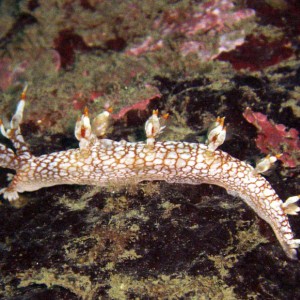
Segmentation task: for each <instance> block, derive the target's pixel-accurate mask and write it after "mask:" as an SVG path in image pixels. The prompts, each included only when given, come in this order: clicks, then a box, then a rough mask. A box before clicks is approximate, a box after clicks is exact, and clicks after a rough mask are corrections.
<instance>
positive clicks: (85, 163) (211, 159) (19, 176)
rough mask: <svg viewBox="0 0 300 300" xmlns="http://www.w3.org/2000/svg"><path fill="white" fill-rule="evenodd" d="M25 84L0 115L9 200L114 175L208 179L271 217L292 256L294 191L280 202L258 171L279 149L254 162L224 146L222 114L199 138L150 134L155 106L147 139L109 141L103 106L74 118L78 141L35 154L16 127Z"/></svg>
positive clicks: (157, 124)
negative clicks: (6, 117) (12, 106)
mask: <svg viewBox="0 0 300 300" xmlns="http://www.w3.org/2000/svg"><path fill="white" fill-rule="evenodd" d="M26 89H27V87H25V89H24V90H23V93H22V96H21V99H20V101H19V103H18V105H17V109H16V112H15V114H14V115H13V117H12V119H11V122H10V128H9V129H5V127H4V125H3V123H2V122H1V125H0V126H1V133H2V135H3V136H4V137H6V138H7V139H10V140H11V142H12V144H13V146H14V150H12V149H10V148H8V147H6V146H5V145H3V144H0V167H2V168H9V169H13V170H15V172H16V174H15V175H11V174H10V176H9V177H10V179H11V182H10V184H9V185H8V187H6V188H3V189H2V190H1V191H0V193H1V194H3V197H4V198H5V199H8V200H9V201H14V200H16V199H17V198H18V197H19V195H18V194H19V193H22V192H25V191H27V192H28V191H35V190H38V189H40V188H43V187H49V186H53V185H60V184H82V185H97V186H105V185H108V184H110V183H114V182H116V183H117V184H126V183H132V182H136V183H137V182H140V181H145V180H146V181H153V180H165V181H167V182H170V183H174V182H176V183H187V184H202V183H208V184H214V185H218V186H221V187H223V188H225V189H226V190H227V192H228V193H229V194H231V195H234V196H239V197H240V198H242V199H243V200H244V201H245V202H246V203H247V204H248V205H249V206H250V207H251V208H252V209H253V210H254V211H255V212H256V213H257V214H258V215H259V216H260V217H261V218H262V219H264V220H265V221H266V222H268V223H269V224H270V226H271V227H272V229H273V230H274V233H275V235H276V236H277V239H278V241H279V242H280V244H281V246H282V248H283V250H284V251H285V253H286V255H287V256H288V257H289V258H291V259H296V258H297V251H296V249H297V248H298V247H299V244H300V239H294V236H293V232H292V229H291V226H290V223H289V220H288V216H287V215H288V214H292V215H293V214H297V213H298V212H299V211H300V209H299V207H298V206H297V205H296V204H295V203H296V202H297V201H298V200H299V196H293V197H290V198H288V199H287V200H286V201H285V202H283V201H282V200H281V199H280V198H279V196H278V195H277V194H276V192H275V191H274V189H273V188H272V186H271V185H270V183H269V182H268V181H267V180H266V179H265V178H264V177H263V176H262V175H261V173H262V172H265V171H266V170H268V169H269V168H270V166H271V165H272V164H273V163H274V162H275V161H276V159H277V158H278V156H267V157H266V158H264V159H262V160H261V161H260V162H259V163H258V164H257V166H256V167H255V168H253V167H252V166H251V165H249V164H248V163H246V162H243V161H240V160H238V159H236V158H234V157H232V156H230V155H229V154H227V153H226V152H223V151H221V150H217V148H218V147H219V146H220V145H221V144H222V143H223V142H224V140H225V136H226V128H225V127H224V118H219V117H218V118H217V120H216V121H215V122H214V124H213V125H212V126H211V128H210V130H209V133H208V138H207V141H206V143H205V144H198V143H186V142H174V141H165V142H159V141H156V138H157V136H158V135H159V134H160V133H161V132H162V130H163V128H164V126H162V125H161V123H162V122H161V121H162V118H160V117H159V116H158V112H157V111H154V112H153V115H152V116H151V117H150V118H149V119H148V120H147V122H146V125H145V131H146V137H147V139H146V142H145V143H143V142H136V143H133V142H127V141H124V140H122V141H119V142H116V141H112V140H109V139H105V138H104V137H103V136H104V134H105V132H106V130H107V124H108V119H109V115H110V112H109V111H108V110H107V111H105V112H103V113H101V114H100V115H98V116H97V117H96V118H95V120H94V122H93V123H92V125H91V123H90V118H89V113H88V110H87V109H85V111H84V114H83V115H82V117H81V118H79V119H78V120H77V122H76V125H75V136H76V138H77V139H78V141H79V148H78V149H70V150H67V151H60V152H54V153H51V154H46V155H42V156H39V157H36V156H34V155H32V154H31V153H30V151H29V148H28V146H27V144H26V143H25V141H24V138H23V136H22V134H21V131H20V124H21V122H22V118H23V110H24V106H25V98H26Z"/></svg>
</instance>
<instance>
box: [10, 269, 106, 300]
mask: <svg viewBox="0 0 300 300" xmlns="http://www.w3.org/2000/svg"><path fill="white" fill-rule="evenodd" d="M16 277H17V278H18V279H19V280H20V284H19V286H18V287H19V288H22V287H29V286H31V285H45V286H47V287H48V288H51V287H54V286H59V287H63V288H65V289H67V290H69V291H71V292H72V293H74V294H75V295H78V296H79V297H82V299H84V300H89V299H93V295H94V294H95V292H96V291H97V289H98V288H99V286H100V284H93V283H92V282H91V279H90V278H89V277H88V276H86V275H82V274H79V273H75V272H73V271H72V270H70V269H63V270H58V269H46V268H42V269H40V270H36V269H29V270H27V271H26V272H23V273H18V274H17V275H16Z"/></svg>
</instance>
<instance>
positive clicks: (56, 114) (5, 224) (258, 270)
mask: <svg viewBox="0 0 300 300" xmlns="http://www.w3.org/2000/svg"><path fill="white" fill-rule="evenodd" d="M206 2H207V3H208V5H211V2H213V3H214V5H217V4H218V1H206ZM219 2H222V1H219ZM227 2H230V1H227ZM273 2H274V3H275V2H277V3H278V2H281V3H283V4H282V5H284V4H285V6H281V7H275V6H274V5H275V4H274V3H273ZM3 3H4V4H5V5H6V7H5V12H6V15H5V20H11V21H9V22H7V23H6V25H5V26H8V27H7V29H5V30H3V31H2V32H3V34H4V33H5V32H6V34H4V35H3V36H1V37H0V39H1V49H0V52H1V54H2V56H1V59H3V61H2V60H1V61H0V65H2V63H3V64H5V66H6V67H5V72H4V73H3V74H4V75H3V77H1V76H2V73H1V72H0V81H1V82H0V88H1V89H2V91H3V93H1V95H0V101H1V106H0V109H1V113H0V115H1V117H4V119H5V118H8V112H12V110H13V108H14V107H15V104H16V102H15V101H14V100H15V99H16V98H17V96H16V95H17V94H18V93H19V90H20V89H21V86H23V82H24V81H28V82H29V89H30V93H28V95H29V94H30V95H32V96H28V100H27V101H28V106H27V115H28V118H27V117H25V119H26V120H29V121H26V123H25V124H24V125H23V126H22V130H23V132H24V135H25V137H26V140H27V141H28V142H29V144H30V145H31V150H32V151H33V153H34V154H36V155H39V154H43V153H51V152H53V151H59V150H64V149H66V146H67V148H73V147H75V146H76V145H77V144H76V141H75V139H74V138H73V132H72V129H70V128H71V126H72V125H73V123H74V120H75V119H76V113H78V111H77V112H75V113H74V108H75V110H76V108H77V109H78V110H81V109H82V108H83V107H84V106H85V105H88V106H89V107H90V108H93V109H95V111H99V110H101V108H102V107H103V106H105V105H107V104H109V105H111V104H113V106H114V107H115V111H114V113H115V114H116V116H118V117H116V120H115V124H114V131H113V133H110V135H109V137H110V138H112V139H117V140H120V139H126V140H142V139H143V138H144V137H143V124H144V122H145V121H146V119H147V117H148V116H149V115H150V113H151V111H152V110H153V109H155V108H157V109H159V110H160V111H165V112H170V115H171V117H170V120H169V121H168V124H167V128H166V130H165V133H164V135H162V136H161V139H162V140H184V141H188V142H199V140H201V138H202V137H203V136H204V135H205V133H206V131H207V128H208V125H209V124H210V123H211V121H212V120H214V119H215V117H217V116H225V117H226V124H227V140H226V141H225V143H224V144H223V145H222V147H221V149H222V150H224V151H226V152H228V153H230V154H231V155H233V156H235V157H237V158H239V159H240V160H247V161H248V162H254V161H255V160H256V159H258V158H260V157H261V156H262V154H261V152H260V150H259V149H258V148H257V147H256V143H255V139H256V136H257V133H256V129H255V127H254V126H252V125H251V124H249V123H247V121H246V120H245V119H244V117H243V112H244V111H245V109H246V107H251V108H252V110H253V111H255V112H261V113H262V114H264V115H266V116H267V117H268V119H269V120H272V121H274V123H276V124H284V125H285V126H286V127H287V128H289V129H290V128H296V129H297V126H298V122H299V119H298V118H299V115H297V102H298V101H299V82H300V75H299V74H300V64H299V59H298V56H297V49H298V48H299V40H297V38H296V36H297V34H295V33H297V30H299V29H297V28H299V27H297V23H296V22H297V20H296V18H295V20H292V22H290V23H288V22H287V21H284V20H285V19H284V18H281V17H280V16H282V15H284V16H286V15H288V14H289V13H291V12H295V13H296V12H297V11H299V10H298V9H299V8H298V7H297V3H296V2H295V1H268V3H267V2H266V3H263V5H261V1H251V4H248V5H249V7H242V6H241V7H240V8H235V7H234V8H233V12H234V11H238V10H239V9H241V10H243V9H244V10H247V9H251V10H254V11H255V14H256V16H257V17H258V19H256V20H255V22H256V24H257V26H258V28H257V29H256V30H258V32H255V31H253V28H252V26H249V28H248V27H247V25H246V24H245V25H244V24H243V25H240V26H242V27H243V26H245V27H247V28H246V30H249V32H250V33H251V34H252V35H248V33H247V34H246V35H245V43H244V44H243V45H241V46H238V47H236V48H235V49H234V50H232V51H230V52H228V53H226V54H228V57H225V56H224V57H223V56H222V54H221V55H220V56H218V59H219V60H225V61H229V62H230V63H231V64H232V66H233V67H234V68H232V67H231V66H230V65H229V63H224V62H220V61H217V59H214V60H212V61H210V63H209V65H205V66H204V65H203V63H201V64H200V63H199V59H198V55H195V56H193V54H192V53H189V54H188V55H186V56H184V55H180V56H178V52H177V51H178V49H180V48H179V46H180V45H182V43H178V44H172V42H174V40H175V37H172V39H171V40H168V41H167V42H168V43H164V46H165V47H166V48H160V47H157V49H154V50H155V51H150V52H149V53H146V52H145V53H143V54H142V55H140V56H139V57H136V56H130V58H129V55H128V54H127V53H126V51H128V49H130V47H133V46H134V45H137V44H138V41H143V38H145V39H146V37H147V36H149V35H150V34H153V30H156V29H153V27H152V26H153V24H154V22H155V21H156V22H157V20H165V22H169V24H172V22H175V21H176V20H178V21H184V20H185V19H184V18H183V17H182V18H179V19H176V18H177V16H178V15H175V16H174V15H173V14H171V12H172V11H171V8H170V6H168V4H165V6H162V7H155V8H152V10H150V9H148V8H147V7H145V6H143V5H140V4H139V3H137V2H134V1H132V3H131V4H130V5H129V6H127V8H128V7H129V8H130V10H129V17H128V19H126V17H124V16H125V15H126V13H128V9H127V11H126V12H125V10H124V6H123V7H122V5H125V4H120V6H119V7H116V8H115V9H111V8H110V7H109V4H105V5H107V6H108V7H106V10H103V6H102V5H104V4H102V2H101V1H96V0H95V1H92V0H91V1H73V2H72V3H71V2H70V1H62V4H61V7H60V9H58V8H56V7H55V4H54V2H53V1H48V2H47V4H44V3H42V2H39V1H19V6H18V7H11V6H10V2H9V1H8V2H7V1H4V2H3ZM178 3H179V4H182V5H183V7H182V8H181V7H180V6H179V7H178V8H177V10H179V11H180V12H182V13H189V12H191V13H194V11H197V7H198V6H199V4H194V6H193V8H192V9H191V10H189V9H188V8H187V7H186V6H184V1H182V2H178ZM270 3H271V4H272V3H273V6H270ZM4 4H2V3H1V5H4ZM157 5H158V4H157ZM203 5H204V4H203ZM241 5H242V4H241ZM250 5H252V6H251V7H250ZM45 6H47V7H45ZM8 8H9V9H8ZM122 9H123V10H124V13H123V14H122V13H121V14H120V11H121V12H122ZM24 11H26V13H25V12H24ZM99 11H104V12H106V11H109V12H110V13H111V15H110V16H109V17H108V16H105V14H103V15H104V17H103V18H104V19H96V20H97V22H99V24H100V25H99V24H98V25H97V26H100V28H101V29H103V30H102V31H101V30H100V31H99V30H98V31H97V30H96V29H97V26H96V27H95V29H94V28H93V26H94V25H93V24H90V23H89V22H92V20H94V19H93V18H90V17H91V16H92V15H93V14H97V13H98V12H99ZM159 11H160V12H159ZM50 12H51V14H50ZM162 12H163V13H162ZM18 14H20V15H19V16H18ZM114 14H115V15H114ZM14 15H16V16H18V17H16V19H14V17H12V16H14ZM79 15H80V18H81V20H83V23H82V24H87V25H88V27H86V28H87V29H86V30H85V28H84V26H85V25H82V27H81V25H78V26H79V27H76V28H75V31H74V32H71V33H70V31H68V32H67V33H68V34H66V31H64V30H68V29H69V28H70V26H69V25H70V24H71V25H72V24H73V23H77V20H76V19H78V18H79V17H78V16H79ZM97 16H99V15H97ZM114 16H115V17H114ZM145 16H146V17H145ZM179 16H180V14H179ZM183 16H184V15H183ZM50 17H51V22H49V18H50ZM99 18H100V17H99ZM101 18H102V17H101ZM130 18H131V20H132V22H133V23H130V21H129V19H130ZM166 18H167V19H166ZM141 19H142V20H145V21H144V23H143V26H141V27H139V28H138V26H136V24H138V23H139V22H141V21H140V20H141ZM276 20H277V21H276ZM279 20H280V24H278V23H277V22H279ZM275 21H276V22H275ZM0 22H1V23H3V22H4V19H2V18H1V20H0ZM249 22H250V21H249ZM251 22H254V20H251ZM49 23H51V26H49ZM246 23H247V22H246ZM14 24H15V25H14ZM20 24H22V26H21V25H20ZM115 24H118V26H115ZM166 24H167V23H166ZM46 25H47V26H46ZM268 25H272V26H271V27H270V26H269V27H268V30H269V31H267V30H266V27H265V26H268ZM1 26H3V25H1ZM101 26H103V27H101ZM250 27H251V28H250ZM0 28H4V27H0ZM98 28H99V27H98ZM126 28H127V29H128V30H127V31H126ZM243 28H244V27H243ZM39 29H40V30H39ZM41 29H43V30H41ZM232 30H233V29H232ZM96 31H97V32H98V33H97V35H94V33H96ZM158 31H159V29H157V31H156V32H155V33H157V32H158ZM261 31H263V34H264V38H261V39H259V42H257V38H258V37H261V34H262V33H261ZM17 32H19V33H17ZM250 33H249V34H250ZM198 34H199V33H198ZM216 34H217V33H216ZM118 35H119V37H118ZM253 35H254V36H255V38H253ZM271 35H272V37H270V36H271ZM28 36H29V37H30V41H29V38H28ZM154 36H155V34H154ZM217 36H218V37H219V35H218V34H217ZM265 36H267V38H265ZM282 36H284V38H282ZM141 37H143V38H141ZM176 37H177V38H178V39H179V41H180V42H185V40H184V37H182V36H176ZM68 38H70V39H69V43H70V45H69V46H70V51H71V52H70V53H69V54H68V53H64V52H63V51H61V49H62V48H64V47H63V44H64V43H68ZM193 38H194V37H193ZM196 38H197V39H198V40H201V38H203V39H207V37H202V36H201V34H199V36H198V35H196ZM76 41H79V44H78V45H76ZM201 41H202V40H201ZM264 41H266V42H265V43H264ZM55 42H56V44H55ZM41 43H43V44H41ZM55 45H56V46H57V47H56V48H55V47H54V48H55V50H51V49H52V48H51V47H53V46H55ZM253 45H255V53H256V57H255V58H252V57H251V56H247V55H248V54H249V53H250V50H251V49H252V47H253ZM209 46H212V44H210V45H209ZM168 47H170V49H171V50H170V49H169V48H168ZM38 48H39V49H40V50H39V51H33V50H36V49H38ZM41 48H43V49H46V50H43V49H41ZM283 48H284V49H285V51H283V52H281V50H280V49H283ZM212 49H214V48H212ZM52 51H55V52H52ZM160 51H161V52H160ZM37 53H38V54H39V55H37V56H36V57H34V58H32V55H34V54H37ZM174 53H175V54H174ZM280 53H284V55H281V56H280ZM29 54H31V55H29ZM224 55H225V54H224ZM2 57H3V58H2ZM245 57H246V58H247V59H246V58H245ZM46 58H47V59H46ZM256 58H258V59H256ZM287 58H290V60H288V61H285V60H286V59H287ZM245 61H246V62H247V64H246V62H245ZM257 61H259V63H257ZM22 62H24V63H23V64H22ZM25 62H26V63H25ZM61 62H63V64H61ZM261 62H268V63H267V64H266V65H264V64H263V63H261ZM244 63H245V64H244ZM18 66H21V68H18ZM241 66H242V67H243V68H245V67H249V66H250V67H249V69H248V70H246V69H243V70H242V72H241V73H238V72H236V71H235V70H234V69H240V67H241ZM252 66H254V67H253V68H252ZM267 66H273V67H268V68H266V67H267ZM14 67H16V69H14ZM262 68H264V69H263V72H261V73H260V72H252V71H251V70H257V69H259V70H260V69H262ZM65 70H66V71H65ZM176 72H177V73H176ZM45 74H47V76H45ZM46 77H47V78H46ZM2 78H3V81H2ZM2 83H3V85H2ZM92 95H99V97H94V96H92ZM156 96H157V97H156ZM149 99H150V100H151V101H150V100H149ZM75 100H76V101H77V102H76V103H75V102H74V101H75ZM145 102H146V103H147V105H141V104H144V103H145ZM136 107H138V108H139V110H135V108H136ZM122 108H126V110H121V109H122ZM90 110H91V109H90ZM41 112H43V115H42V114H41ZM46 112H47V113H46ZM118 112H121V113H118ZM44 113H45V115H44ZM72 114H73V115H72ZM68 122H70V123H68ZM70 124H71V125H70ZM69 125H70V126H69ZM1 142H2V140H1ZM7 173H8V170H3V169H1V172H0V184H1V187H3V186H6V185H7V182H6V174H7ZM267 178H268V181H270V182H271V184H272V185H273V186H274V188H275V189H276V191H277V192H278V193H279V194H280V195H281V196H282V198H287V197H288V196H290V195H293V194H296V193H299V188H298V186H299V166H298V165H296V166H295V167H293V168H289V167H285V166H283V165H282V164H281V163H276V166H275V167H274V169H272V170H270V171H269V173H268V174H267ZM18 205H19V207H14V206H11V205H9V204H8V203H7V202H5V201H3V202H2V205H1V206H0V266H1V268H0V274H1V276H0V295H1V297H2V298H3V299H37V298H38V299H39V298H50V299H97V298H101V297H102V298H108V299H130V298H133V299H134V298H138V297H139V298H145V299H146V298H148V299H149V298H154V299H155V298H174V299H177V298H192V297H194V298H195V297H196V298H200V297H202V296H203V295H205V296H206V297H207V298H210V299H215V298H218V299H245V298H251V297H253V298H254V299H255V298H257V299H260V298H272V299H297V298H300V288H299V276H300V271H299V270H300V268H299V262H298V261H290V260H288V259H287V258H286V256H285V254H284V252H283V251H282V249H281V247H280V245H279V243H278V242H277V240H276V237H275V236H274V234H273V232H272V229H271V228H270V227H269V226H268V225H267V224H266V223H265V222H264V221H262V220H260V218H259V217H257V216H256V214H255V213H254V212H253V211H252V210H251V209H250V208H248V207H247V206H246V205H245V204H244V203H243V202H242V201H241V200H240V199H238V198H234V197H232V196H230V195H228V194H227V193H226V191H225V190H223V189H221V188H219V187H216V186H209V185H199V186H190V185H183V184H167V183H164V182H154V183H147V182H144V183H141V184H139V185H137V186H128V187H126V188H118V187H116V186H109V187H107V188H105V189H99V188H90V187H82V186H57V187H52V188H47V189H42V190H40V191H36V192H32V193H26V194H24V196H23V197H22V198H21V201H20V203H19V204H18ZM290 221H291V223H292V227H293V229H294V230H295V235H296V237H299V236H300V231H299V228H300V226H299V225H300V220H299V218H298V217H297V216H295V217H291V218H290Z"/></svg>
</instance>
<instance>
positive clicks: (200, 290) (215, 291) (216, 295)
mask: <svg viewBox="0 0 300 300" xmlns="http://www.w3.org/2000/svg"><path fill="white" fill-rule="evenodd" d="M109 284H110V286H111V288H110V289H109V291H108V295H109V297H110V299H120V300H125V299H128V297H129V296H130V295H131V296H133V297H135V298H143V297H150V298H152V297H153V298H154V299H181V298H186V297H188V299H200V300H202V299H203V300H205V299H208V298H209V299H236V295H235V293H234V291H233V288H231V287H229V286H228V285H227V284H226V283H225V282H224V281H222V280H221V279H219V278H218V277H216V276H212V277H206V276H200V275H199V276H195V277H192V276H189V275H187V274H173V275H163V274H162V275H159V276H158V277H148V278H143V279H140V280H136V279H135V278H134V277H132V276H127V275H122V274H115V275H112V276H111V277H110V280H109Z"/></svg>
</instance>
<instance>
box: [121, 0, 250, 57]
mask: <svg viewBox="0 0 300 300" xmlns="http://www.w3.org/2000/svg"><path fill="white" fill-rule="evenodd" d="M254 15H255V12H254V10H252V9H239V10H238V9H236V7H235V5H234V4H233V2H232V1H231V0H214V1H208V2H206V3H202V4H199V5H198V6H197V7H196V9H190V10H184V9H174V10H171V11H167V12H165V13H164V14H163V15H162V16H161V17H160V18H158V19H157V20H156V21H155V22H154V24H153V29H154V30H158V32H159V36H160V39H159V40H157V39H154V38H153V37H152V36H148V37H146V38H145V40H144V41H143V42H142V43H141V44H139V45H137V46H134V47H132V48H130V49H128V50H127V51H126V53H127V54H129V55H135V56H138V55H141V54H144V53H146V52H152V51H155V50H158V49H161V48H163V47H164V39H166V38H168V37H170V36H171V35H176V37H181V38H180V39H179V40H180V41H179V45H178V51H179V52H180V53H181V55H183V56H186V55H188V54H190V53H196V54H197V55H198V56H199V58H200V59H201V60H203V61H209V60H212V59H214V58H216V57H217V56H218V55H219V54H220V53H222V52H224V51H226V52H227V51H231V50H233V49H235V48H236V47H237V46H240V45H242V44H243V43H244V40H245V36H246V32H245V30H244V29H240V28H239V29H237V28H236V29H234V25H236V24H237V23H238V22H240V21H242V20H245V19H249V18H251V17H253V16H254ZM207 37H209V38H210V40H211V41H212V42H211V45H208V43H207V40H206V39H207Z"/></svg>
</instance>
